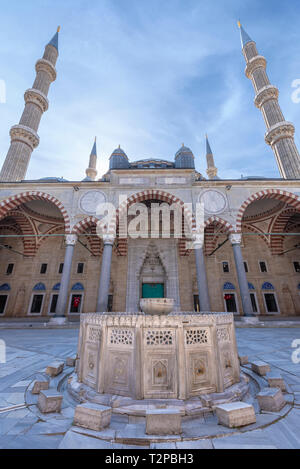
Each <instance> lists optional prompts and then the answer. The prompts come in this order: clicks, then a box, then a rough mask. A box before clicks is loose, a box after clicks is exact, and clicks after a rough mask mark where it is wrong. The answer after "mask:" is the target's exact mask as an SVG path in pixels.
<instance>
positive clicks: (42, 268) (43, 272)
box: [41, 264, 48, 274]
mask: <svg viewBox="0 0 300 469" xmlns="http://www.w3.org/2000/svg"><path fill="white" fill-rule="evenodd" d="M47 268H48V264H42V265H41V274H45V273H46V272H47Z"/></svg>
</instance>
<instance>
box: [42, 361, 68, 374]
mask: <svg viewBox="0 0 300 469" xmlns="http://www.w3.org/2000/svg"><path fill="white" fill-rule="evenodd" d="M64 366H65V364H64V362H58V361H57V362H53V363H51V364H50V365H48V366H47V369H46V373H47V375H48V376H50V377H51V378H54V377H55V376H57V375H59V374H60V373H62V371H63V369H64Z"/></svg>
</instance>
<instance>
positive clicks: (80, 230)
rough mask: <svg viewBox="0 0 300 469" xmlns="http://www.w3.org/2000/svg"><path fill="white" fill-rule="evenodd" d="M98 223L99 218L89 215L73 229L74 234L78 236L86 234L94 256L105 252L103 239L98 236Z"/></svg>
mask: <svg viewBox="0 0 300 469" xmlns="http://www.w3.org/2000/svg"><path fill="white" fill-rule="evenodd" d="M98 223H99V220H98V218H96V217H87V218H85V219H84V220H80V221H79V222H78V223H77V224H76V225H75V226H73V229H72V234H76V235H78V236H80V235H86V238H87V240H88V242H89V247H90V250H91V251H92V253H93V255H94V256H100V255H101V254H102V252H103V243H102V240H101V239H100V237H99V236H96V234H97V231H96V229H97V224H98Z"/></svg>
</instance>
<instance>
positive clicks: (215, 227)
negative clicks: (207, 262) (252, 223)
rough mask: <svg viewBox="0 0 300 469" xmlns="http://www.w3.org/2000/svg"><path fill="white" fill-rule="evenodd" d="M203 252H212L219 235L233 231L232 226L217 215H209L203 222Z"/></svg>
mask: <svg viewBox="0 0 300 469" xmlns="http://www.w3.org/2000/svg"><path fill="white" fill-rule="evenodd" d="M204 230H205V231H204V241H205V253H206V254H207V255H208V254H210V253H212V252H213V251H214V250H215V249H216V247H217V242H218V239H219V236H220V235H223V234H226V233H228V234H230V233H233V232H234V229H233V226H232V225H231V224H230V223H229V222H228V221H226V220H223V219H222V218H219V217H217V216H213V217H210V218H209V219H208V220H206V221H205V223H204Z"/></svg>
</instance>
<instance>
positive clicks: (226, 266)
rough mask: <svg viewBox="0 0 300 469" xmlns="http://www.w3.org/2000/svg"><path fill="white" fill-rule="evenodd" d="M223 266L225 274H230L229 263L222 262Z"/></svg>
mask: <svg viewBox="0 0 300 469" xmlns="http://www.w3.org/2000/svg"><path fill="white" fill-rule="evenodd" d="M222 266H223V272H224V273H228V272H229V262H227V261H224V262H222Z"/></svg>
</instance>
